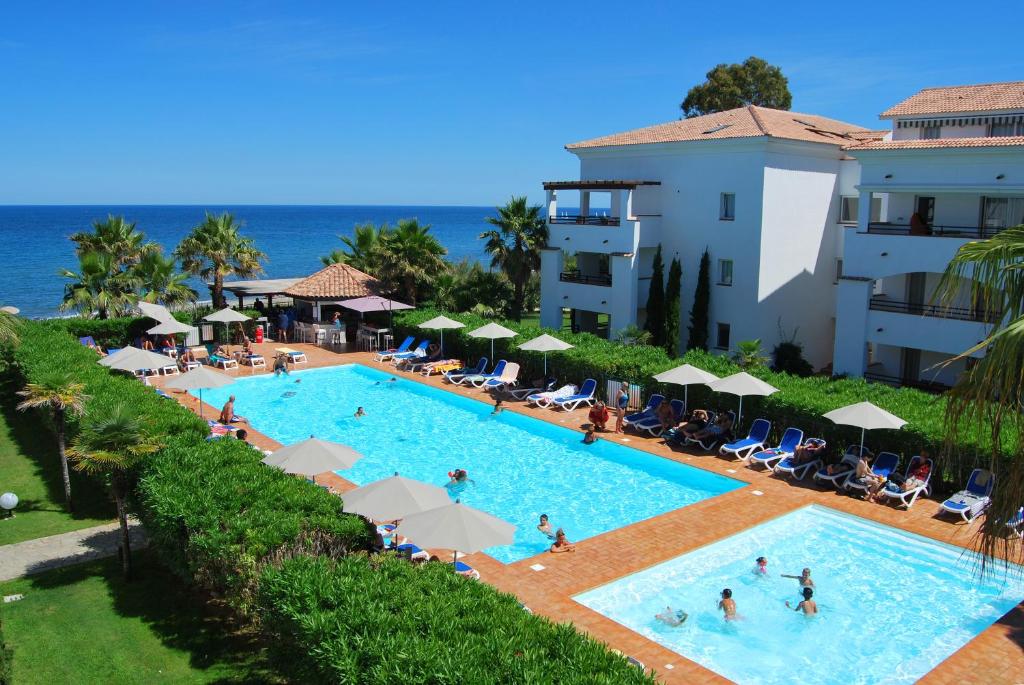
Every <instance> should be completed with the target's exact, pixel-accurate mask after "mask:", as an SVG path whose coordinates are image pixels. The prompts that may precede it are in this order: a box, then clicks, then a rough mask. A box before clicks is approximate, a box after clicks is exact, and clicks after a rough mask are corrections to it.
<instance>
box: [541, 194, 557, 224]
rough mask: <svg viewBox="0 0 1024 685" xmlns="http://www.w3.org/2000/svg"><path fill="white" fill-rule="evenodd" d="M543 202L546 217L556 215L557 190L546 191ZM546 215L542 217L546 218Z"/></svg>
mask: <svg viewBox="0 0 1024 685" xmlns="http://www.w3.org/2000/svg"><path fill="white" fill-rule="evenodd" d="M544 204H545V206H546V207H547V208H548V214H547V217H551V216H558V191H557V190H549V191H547V198H546V200H545V203H544ZM547 217H544V218H545V219H546V218H547Z"/></svg>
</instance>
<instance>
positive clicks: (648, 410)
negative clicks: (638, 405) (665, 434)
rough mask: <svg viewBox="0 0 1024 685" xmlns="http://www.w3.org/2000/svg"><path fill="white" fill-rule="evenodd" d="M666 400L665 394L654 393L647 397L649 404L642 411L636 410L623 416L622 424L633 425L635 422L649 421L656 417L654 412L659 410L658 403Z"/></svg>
mask: <svg viewBox="0 0 1024 685" xmlns="http://www.w3.org/2000/svg"><path fill="white" fill-rule="evenodd" d="M664 401H665V396H664V395H659V394H657V393H654V394H653V395H651V396H650V397H648V398H647V406H646V407H644V408H643V410H642V411H635V412H632V413H631V414H626V415H625V416H624V417H623V418H622V424H623V425H624V426H632V425H633V424H635V423H640V422H642V421H647V420H648V419H653V418H654V412H655V411H657V409H658V405H660V404H661V403H662V402H664Z"/></svg>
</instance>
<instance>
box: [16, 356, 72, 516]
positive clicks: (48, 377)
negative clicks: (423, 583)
mask: <svg viewBox="0 0 1024 685" xmlns="http://www.w3.org/2000/svg"><path fill="white" fill-rule="evenodd" d="M18 394H19V395H21V396H22V397H24V398H25V399H23V400H22V401H21V402H19V403H18V409H19V410H20V411H27V410H29V409H48V410H49V411H50V412H51V413H52V414H53V425H54V429H55V430H56V432H57V454H58V455H59V456H60V475H61V478H62V479H63V481H64V506H65V507H66V508H67V510H68V511H72V510H73V509H74V507H73V506H72V503H71V476H70V474H69V473H68V457H67V454H66V452H65V447H66V445H65V436H66V430H67V416H68V414H81V413H82V411H83V410H84V409H85V403H86V401H87V400H88V399H89V396H88V395H86V394H85V384H84V383H79V382H78V381H75V380H73V379H72V378H71V375H70V374H68V373H66V372H63V371H53V372H50V373H47V374H45V375H43V376H42V377H41V378H39V380H38V381H36V382H35V383H29V384H28V385H26V386H25V389H24V390H19V391H18Z"/></svg>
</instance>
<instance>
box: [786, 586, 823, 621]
mask: <svg viewBox="0 0 1024 685" xmlns="http://www.w3.org/2000/svg"><path fill="white" fill-rule="evenodd" d="M803 595H804V599H803V601H802V602H800V603H799V604H797V605H796V607H792V606H790V604H789V600H788V599H787V600H786V608H787V609H793V611H802V612H804V616H814V615H816V614H817V613H818V603H817V602H815V601H814V600H813V599H811V597H813V596H814V590H812V589H811V588H809V587H805V588H804V592H803Z"/></svg>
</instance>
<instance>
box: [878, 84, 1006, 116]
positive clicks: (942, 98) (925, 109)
mask: <svg viewBox="0 0 1024 685" xmlns="http://www.w3.org/2000/svg"><path fill="white" fill-rule="evenodd" d="M1008 109H1024V81H1008V82H1006V83H982V84H978V85H973V86H947V87H943V88H925V89H924V90H922V91H920V92H919V93H917V94H916V95H911V96H910V97H909V98H907V99H906V100H904V101H903V102H900V103H899V104H896V105H893V106H892V107H890V108H889V109H887V110H885V111H884V112H882V114H881V117H882V118H883V119H889V118H892V117H899V116H914V115H917V114H952V113H954V112H987V111H991V110H1008Z"/></svg>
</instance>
